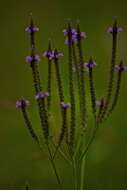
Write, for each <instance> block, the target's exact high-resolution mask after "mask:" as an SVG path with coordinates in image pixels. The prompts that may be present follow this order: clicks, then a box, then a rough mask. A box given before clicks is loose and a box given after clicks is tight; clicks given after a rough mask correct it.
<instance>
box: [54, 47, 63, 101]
mask: <svg viewBox="0 0 127 190" xmlns="http://www.w3.org/2000/svg"><path fill="white" fill-rule="evenodd" d="M52 56H53V60H54V64H55V70H56V80H57V85H58V93H59V98H60V102H63V101H64V93H63V85H62V80H61V73H60V65H59V61H58V59H59V58H60V57H61V56H63V54H62V53H59V52H58V51H57V49H55V51H52Z"/></svg>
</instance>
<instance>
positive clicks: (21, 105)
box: [16, 99, 30, 108]
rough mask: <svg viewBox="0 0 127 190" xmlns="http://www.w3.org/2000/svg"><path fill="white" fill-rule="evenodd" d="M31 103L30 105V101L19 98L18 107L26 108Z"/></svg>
mask: <svg viewBox="0 0 127 190" xmlns="http://www.w3.org/2000/svg"><path fill="white" fill-rule="evenodd" d="M29 105H30V102H29V101H28V100H24V99H21V100H18V101H17V102H16V108H25V107H28V106H29Z"/></svg>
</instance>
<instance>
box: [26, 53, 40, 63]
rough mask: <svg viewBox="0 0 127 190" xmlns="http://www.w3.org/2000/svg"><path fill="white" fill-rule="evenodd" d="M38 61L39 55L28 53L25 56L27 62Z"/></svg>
mask: <svg viewBox="0 0 127 190" xmlns="http://www.w3.org/2000/svg"><path fill="white" fill-rule="evenodd" d="M39 61H40V56H39V55H28V56H26V62H27V63H35V62H36V63H38V62H39Z"/></svg>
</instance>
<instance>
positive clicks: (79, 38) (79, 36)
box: [75, 25, 86, 129]
mask: <svg viewBox="0 0 127 190" xmlns="http://www.w3.org/2000/svg"><path fill="white" fill-rule="evenodd" d="M85 37H86V36H85V33H84V32H81V31H80V28H79V25H77V34H76V36H75V39H76V41H77V49H78V55H79V70H80V81H81V97H80V98H81V101H82V103H81V104H82V109H81V113H82V115H81V125H82V128H83V129H85V127H86V94H85V75H84V61H83V52H82V44H81V41H82V38H85Z"/></svg>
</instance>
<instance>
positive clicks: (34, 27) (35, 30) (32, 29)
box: [25, 26, 39, 34]
mask: <svg viewBox="0 0 127 190" xmlns="http://www.w3.org/2000/svg"><path fill="white" fill-rule="evenodd" d="M25 31H26V32H28V33H30V34H31V33H35V32H38V31H39V28H38V27H36V26H28V27H27V28H26V29H25Z"/></svg>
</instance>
